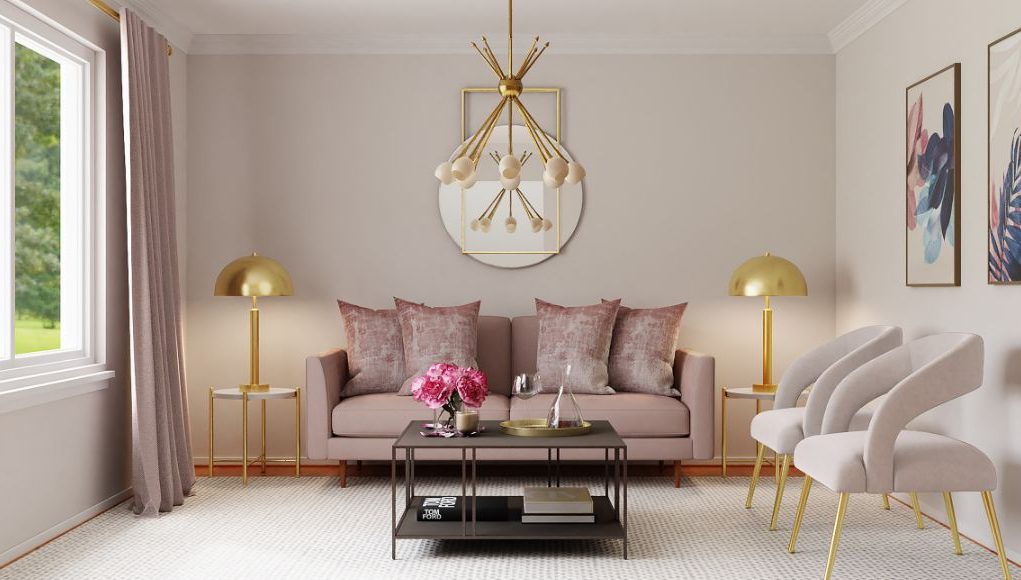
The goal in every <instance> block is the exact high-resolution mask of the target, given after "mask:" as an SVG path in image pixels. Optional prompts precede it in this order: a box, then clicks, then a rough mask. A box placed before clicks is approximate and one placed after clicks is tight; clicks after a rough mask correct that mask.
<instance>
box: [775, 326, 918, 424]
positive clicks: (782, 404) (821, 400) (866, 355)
mask: <svg viewBox="0 0 1021 580" xmlns="http://www.w3.org/2000/svg"><path fill="white" fill-rule="evenodd" d="M901 337H902V333H901V329H900V328H898V327H896V326H866V327H864V328H859V329H857V330H852V331H851V332H848V333H847V334H844V335H841V336H838V337H837V338H834V339H833V340H831V341H829V342H827V343H825V344H823V345H821V346H818V347H816V348H814V349H812V350H810V351H809V352H807V353H805V354H803V355H801V356H799V357H798V358H797V359H796V360H795V361H794V362H793V363H791V365H790V366H789V367H788V368H787V370H786V372H784V374H783V378H782V379H780V384H779V386H777V389H776V398H775V399H774V404H773V408H774V409H788V408H791V407H793V406H795V405H796V404H797V403H798V397H800V396H801V393H803V392H804V391H805V389H807V388H808V386H809V385H812V384H815V386H814V387H813V388H812V393H811V394H810V395H809V397H808V406H807V407H806V409H805V425H806V429H805V435H806V436H808V435H816V434H818V431H819V425H820V424H821V423H822V414H823V411H824V410H825V408H826V403H827V402H828V401H829V397H830V394H831V393H832V391H833V388H835V387H836V385H837V384H838V383H839V382H840V381H841V379H843V378H844V377H845V376H847V374H848V373H849V372H851V371H852V370H854V369H855V368H857V367H858V366H861V365H862V364H863V363H865V362H867V361H869V360H872V359H873V358H875V357H877V356H879V355H880V354H882V353H884V352H886V351H888V350H890V349H892V348H895V347H897V346H900V344H901V340H902V339H901ZM809 417H811V421H810V420H809ZM810 423H811V427H812V428H811V429H810ZM810 431H811V432H810Z"/></svg>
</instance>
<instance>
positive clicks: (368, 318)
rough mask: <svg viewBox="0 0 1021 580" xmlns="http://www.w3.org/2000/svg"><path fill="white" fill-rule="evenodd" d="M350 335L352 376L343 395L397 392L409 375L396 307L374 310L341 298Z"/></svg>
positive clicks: (349, 365)
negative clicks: (405, 365)
mask: <svg viewBox="0 0 1021 580" xmlns="http://www.w3.org/2000/svg"><path fill="white" fill-rule="evenodd" d="M337 305H338V306H340V316H341V317H342V318H343V319H344V334H345V335H346V336H347V367H348V372H349V374H350V377H351V378H350V379H349V380H348V381H347V384H346V385H344V387H343V389H342V390H341V395H342V396H344V397H352V396H355V395H366V394H370V393H396V392H397V391H398V390H399V389H400V388H401V383H403V382H404V379H405V378H406V377H407V374H406V373H405V370H404V343H403V341H402V340H401V325H400V323H399V322H398V321H397V311H396V310H392V309H391V310H373V309H371V308H364V307H362V306H356V305H354V304H351V303H348V302H344V301H343V300H338V301H337Z"/></svg>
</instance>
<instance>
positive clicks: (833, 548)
mask: <svg viewBox="0 0 1021 580" xmlns="http://www.w3.org/2000/svg"><path fill="white" fill-rule="evenodd" d="M850 496H851V494H849V493H846V492H845V493H842V494H840V502H839V503H838V504H837V520H836V521H835V522H834V523H833V538H831V539H830V553H829V556H827V558H826V574H825V575H824V576H823V578H824V580H830V578H831V577H832V576H833V564H834V563H836V561H837V546H839V545H840V531H841V529H842V528H843V527H844V514H845V513H847V500H848V498H849V497H850Z"/></svg>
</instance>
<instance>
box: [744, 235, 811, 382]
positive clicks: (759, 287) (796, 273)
mask: <svg viewBox="0 0 1021 580" xmlns="http://www.w3.org/2000/svg"><path fill="white" fill-rule="evenodd" d="M730 295H731V296H764V297H765V299H766V305H765V307H764V308H763V309H762V383H761V384H756V385H752V390H753V391H758V392H762V393H775V392H776V383H774V382H773V309H772V308H771V307H770V304H769V298H770V297H771V296H807V295H808V283H806V282H805V276H804V274H802V273H801V270H799V269H798V267H797V266H795V265H794V263H793V262H791V261H790V260H785V259H784V258H781V257H780V256H774V255H772V254H770V253H769V252H766V255H765V256H756V257H754V258H751V259H749V260H747V261H745V262H744V263H743V264H741V265H740V266H738V267H737V269H736V270H734V273H733V274H732V275H731V277H730Z"/></svg>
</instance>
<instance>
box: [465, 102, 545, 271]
mask: <svg viewBox="0 0 1021 580" xmlns="http://www.w3.org/2000/svg"><path fill="white" fill-rule="evenodd" d="M521 91H522V92H523V93H545V94H552V95H554V96H555V97H556V135H554V136H553V139H554V141H556V144H557V146H558V147H559V146H560V104H561V96H560V89H559V88H556V87H525V88H523V89H522V90H521ZM473 93H490V94H499V89H497V88H496V87H467V88H463V89H461V142H462V143H464V141H465V140H466V139H468V118H467V113H468V95H470V94H473ZM464 192H465V190H464V189H461V232H460V233H461V236H460V237H461V253H462V254H543V255H555V254H559V253H560V249H561V246H562V245H563V240H562V238H561V235H560V188H559V187H558V188H557V198H556V199H557V203H556V216H555V219H554V220H553V227H554V228H556V232H557V247H556V249H554V250H470V249H468V248H466V247H465V227H466V225H467V224H466V223H465V211H466V207H465V197H464Z"/></svg>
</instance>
